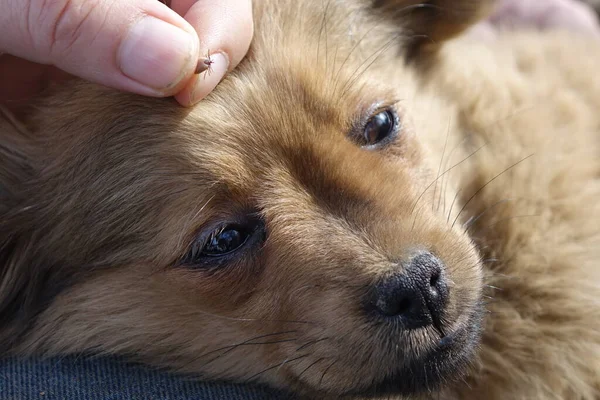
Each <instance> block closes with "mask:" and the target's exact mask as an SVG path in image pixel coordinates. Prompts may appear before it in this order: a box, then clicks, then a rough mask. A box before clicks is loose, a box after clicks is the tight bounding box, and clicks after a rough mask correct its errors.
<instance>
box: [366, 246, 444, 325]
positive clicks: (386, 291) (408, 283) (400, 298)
mask: <svg viewBox="0 0 600 400" xmlns="http://www.w3.org/2000/svg"><path fill="white" fill-rule="evenodd" d="M374 293H375V297H374V299H373V300H372V304H374V306H375V309H376V311H377V312H378V313H380V314H381V315H383V316H385V317H388V318H398V319H400V320H401V321H402V325H403V326H404V327H405V328H407V329H416V328H420V327H424V326H427V325H431V324H433V325H434V326H436V327H437V328H439V327H440V325H441V318H442V315H443V312H444V308H445V306H446V302H447V299H448V284H447V280H446V277H445V273H444V270H443V266H442V262H441V260H440V259H438V258H437V257H435V256H434V255H433V254H431V253H420V254H419V255H417V256H415V257H414V258H413V259H412V260H410V261H409V262H408V263H407V265H406V266H405V268H404V269H403V271H402V272H400V273H397V274H394V275H391V276H388V277H386V278H385V279H383V280H382V281H380V282H379V283H378V284H377V285H376V287H375V291H374Z"/></svg>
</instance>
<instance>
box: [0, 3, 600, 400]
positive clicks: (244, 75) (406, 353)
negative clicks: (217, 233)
mask: <svg viewBox="0 0 600 400" xmlns="http://www.w3.org/2000/svg"><path fill="white" fill-rule="evenodd" d="M255 3H256V4H255V18H256V24H257V26H256V34H257V37H256V39H255V40H254V43H253V46H252V48H251V51H250V53H249V55H248V57H247V59H246V60H245V61H244V62H243V63H242V65H240V67H239V68H238V69H237V70H236V71H235V72H233V73H232V74H230V75H229V76H228V77H227V78H226V79H225V81H224V82H223V83H222V84H221V85H219V87H218V88H217V89H216V90H215V92H214V93H212V94H211V95H210V96H209V97H208V98H207V99H206V100H205V101H203V102H201V103H200V104H199V105H198V106H196V107H194V108H193V109H189V110H188V109H182V108H180V107H178V106H177V105H175V104H174V103H173V102H172V101H171V100H161V99H146V98H140V97H137V96H133V95H129V94H124V93H117V92H114V91H110V90H107V89H105V88H101V87H98V86H95V85H92V84H87V83H81V82H76V83H73V84H70V85H67V86H63V87H60V88H57V89H56V90H55V91H54V92H52V93H51V94H49V95H48V96H47V97H46V98H45V99H43V100H41V101H40V102H39V103H38V104H36V105H35V106H34V107H32V109H31V111H30V113H29V115H28V117H27V118H26V119H25V120H24V121H21V122H17V121H14V120H12V119H11V118H10V117H9V116H7V117H6V118H4V119H3V120H2V125H0V139H1V141H0V155H1V157H0V187H1V189H0V193H1V197H0V198H1V199H2V204H0V319H1V320H2V327H1V329H0V348H1V349H2V350H3V351H5V352H9V353H16V354H33V353H40V354H47V355H49V354H64V353H73V352H99V353H121V354H126V355H129V356H130V357H131V358H133V359H138V360H141V361H143V362H147V363H150V364H153V365H158V366H164V367H169V368H173V369H176V370H180V371H186V372H192V373H195V374H199V375H201V376H203V377H205V378H226V379H233V380H239V381H245V380H251V381H260V382H264V383H267V384H270V385H273V386H276V387H282V388H289V389H293V390H296V391H298V392H299V393H303V394H305V395H306V396H308V397H311V398H323V397H326V396H339V395H344V394H352V395H361V396H364V397H374V396H375V397H376V396H378V395H386V396H387V395H388V394H389V393H388V392H386V390H392V392H390V393H392V394H398V395H399V396H400V395H402V396H405V397H409V398H414V397H416V396H423V397H428V396H429V394H428V393H429V392H428V389H430V390H433V391H434V392H432V393H431V396H433V398H445V399H458V398H460V399H482V398H486V399H553V398H564V399H567V398H568V399H590V400H591V399H597V398H598V397H599V396H600V373H599V372H598V371H600V304H599V303H600V268H598V259H599V257H600V227H599V225H598V221H599V218H598V217H599V216H600V201H599V200H600V179H599V178H600V157H599V154H600V148H599V145H600V134H599V129H600V114H598V112H597V109H598V106H600V83H598V82H597V81H596V80H595V79H594V76H595V74H596V71H597V66H598V65H600V44H599V43H598V42H597V41H595V40H594V41H592V40H587V39H586V38H584V37H579V36H575V35H572V34H567V33H560V32H557V33H544V34H541V33H525V32H523V33H518V34H517V33H515V34H508V33H507V34H505V35H504V36H503V37H502V38H501V39H500V40H498V41H496V42H494V43H491V44H490V43H485V44H480V43H478V42H476V41H475V40H473V39H471V38H468V37H465V38H458V39H455V40H452V41H447V40H449V39H451V38H454V37H455V36H456V35H458V34H459V33H460V32H462V31H463V30H464V29H465V28H467V27H468V26H469V24H471V23H474V22H476V21H477V20H478V19H479V18H481V17H483V16H484V15H485V14H486V12H487V11H488V6H489V3H487V2H480V1H467V0H462V1H452V2H450V1H441V0H440V1H430V2H427V3H426V4H421V3H419V2H416V1H414V2H413V1H408V0H407V1H402V0H397V1H375V2H374V3H373V4H371V3H369V2H356V3H354V2H350V1H343V2H342V1H336V0H331V1H328V2H325V3H323V4H322V3H321V2H316V1H315V2H313V1H306V2H294V1H285V2H283V1H273V2H271V1H267V0H263V1H256V2H255ZM466 22H468V23H466ZM200 79H201V78H200ZM381 105H386V106H390V107H394V108H395V109H396V110H397V113H398V116H399V119H400V122H401V130H400V132H399V135H398V138H397V139H396V140H395V141H394V142H393V143H390V144H388V145H387V146H382V147H381V148H376V149H366V148H361V147H360V146H359V145H358V144H357V143H356V135H357V134H358V135H360V134H361V130H360V126H361V123H362V122H361V121H364V120H365V119H368V118H369V116H370V115H371V114H372V113H373V107H374V106H375V107H380V106H381ZM357 127H359V128H357ZM248 215H252V216H253V218H257V219H259V220H260V221H262V222H261V223H262V224H263V225H264V227H265V233H266V236H265V239H264V241H262V242H260V243H259V244H257V245H255V246H250V247H249V248H247V249H245V250H244V253H243V254H242V256H240V257H237V258H233V259H229V261H227V262H226V263H222V264H219V265H209V266H208V267H207V266H204V265H195V266H190V265H182V263H181V260H182V258H183V257H184V256H185V254H186V253H187V252H188V250H189V248H190V245H191V243H194V241H195V240H196V238H197V237H198V236H202V235H204V234H206V232H210V231H212V230H214V229H215V227H218V226H219V224H221V223H224V222H230V221H237V220H239V219H240V218H242V219H243V218H246V217H247V216H248ZM416 249H426V250H429V251H431V252H434V253H435V254H436V255H438V257H440V258H441V259H442V260H443V262H444V264H445V273H446V274H447V275H448V278H449V282H450V298H449V302H448V305H447V309H446V312H445V317H444V322H443V324H444V329H445V330H446V331H447V332H450V333H452V332H459V333H460V334H459V333H457V334H456V335H457V336H456V338H455V342H454V344H453V347H452V352H450V353H449V354H448V353H444V354H443V355H442V356H440V357H437V358H436V357H433V358H432V357H430V356H429V355H428V354H429V352H430V351H432V349H434V348H435V343H436V341H437V340H439V336H436V335H437V333H436V332H435V331H433V330H432V329H430V328H427V327H426V328H423V329H421V330H417V331H412V332H405V331H404V330H403V329H400V328H399V327H398V326H397V325H395V324H394V323H391V322H389V321H381V320H378V319H376V318H373V317H372V316H371V315H369V314H368V313H365V311H364V307H363V305H364V301H365V298H368V296H369V293H370V290H371V288H372V286H373V284H374V283H375V282H377V281H379V280H381V279H384V278H385V277H386V276H387V275H389V274H390V273H391V272H392V271H395V270H399V269H402V265H403V263H404V261H405V260H407V259H408V258H409V257H410V255H411V254H412V253H413V252H414V251H415V250H416ZM483 308H485V309H486V311H487V312H485V313H483V317H482V313H481V310H482V309H483ZM458 378H462V379H458ZM391 379H393V380H394V381H395V384H392V385H391V386H389V387H388V386H386V385H383V383H384V382H387V383H389V381H390V380H391ZM398 382H401V383H398ZM390 388H391V389H390ZM413 392H421V394H414V393H413ZM423 393H424V394H423Z"/></svg>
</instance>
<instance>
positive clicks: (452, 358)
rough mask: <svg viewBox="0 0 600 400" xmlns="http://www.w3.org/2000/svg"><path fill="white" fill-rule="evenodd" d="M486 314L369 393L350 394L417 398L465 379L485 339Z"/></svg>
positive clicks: (475, 315) (477, 313) (477, 314)
mask: <svg viewBox="0 0 600 400" xmlns="http://www.w3.org/2000/svg"><path fill="white" fill-rule="evenodd" d="M481 319H482V310H479V309H478V310H476V311H474V312H473V313H472V314H471V315H470V316H469V318H468V320H467V323H466V324H464V326H462V327H461V328H459V329H457V330H456V331H454V332H452V333H451V334H449V335H447V336H445V337H444V338H442V339H441V340H439V342H438V343H437V344H436V345H435V346H434V347H433V349H431V350H430V351H429V352H427V353H426V354H425V355H424V356H423V357H420V358H418V359H413V360H410V361H409V362H408V363H406V364H405V365H403V366H402V367H400V368H399V369H398V370H397V371H396V372H395V373H393V374H391V375H389V376H387V377H386V378H384V379H383V380H382V381H380V382H377V383H375V384H373V385H371V386H370V387H368V388H366V389H361V390H359V391H353V392H351V393H347V394H348V395H356V396H359V397H380V396H384V397H385V396H390V395H399V396H416V395H419V394H422V393H426V392H427V393H431V392H436V391H438V390H440V389H443V385H444V384H447V383H448V382H452V381H456V380H458V379H460V378H461V377H463V376H464V375H465V374H466V373H467V372H468V369H469V366H470V365H471V364H472V361H473V358H474V356H475V353H476V349H477V348H478V346H479V342H480V339H481Z"/></svg>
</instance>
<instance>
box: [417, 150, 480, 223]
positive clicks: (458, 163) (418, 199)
mask: <svg viewBox="0 0 600 400" xmlns="http://www.w3.org/2000/svg"><path fill="white" fill-rule="evenodd" d="M486 145H487V143H486V144H483V145H482V146H480V147H479V148H477V149H476V150H475V151H473V152H472V153H471V154H469V155H468V156H467V157H465V158H463V159H462V160H461V161H459V162H457V163H456V164H454V165H453V166H452V167H450V168H448V169H447V170H445V171H444V172H443V173H442V174H441V175H438V177H437V178H435V180H434V181H433V182H431V183H430V184H429V185H427V187H426V188H425V190H423V192H421V194H420V195H419V197H417V199H416V200H415V202H414V203H413V205H412V207H411V209H410V213H411V214H413V213H414V212H415V208H416V207H417V204H418V203H419V201H420V200H421V199H422V198H423V196H424V195H425V193H427V191H428V190H429V188H431V186H432V185H433V184H434V183H435V182H436V181H437V180H438V179H440V178H441V177H442V176H444V175H445V174H447V173H448V172H450V171H452V170H453V169H454V168H456V167H458V166H459V165H461V164H462V163H464V162H465V161H467V160H468V159H470V158H471V157H473V156H474V155H475V154H477V153H478V152H479V151H480V150H481V149H482V148H484V147H485V146H486ZM459 192H460V191H459ZM456 196H458V194H457V195H456ZM456 196H455V199H456ZM449 218H450V217H448V219H449ZM415 221H416V216H415V219H414V221H413V229H414V227H415Z"/></svg>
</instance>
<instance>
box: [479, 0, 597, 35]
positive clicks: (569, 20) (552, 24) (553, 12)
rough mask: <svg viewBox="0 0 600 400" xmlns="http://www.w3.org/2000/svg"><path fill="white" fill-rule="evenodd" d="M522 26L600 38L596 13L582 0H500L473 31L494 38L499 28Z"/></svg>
mask: <svg viewBox="0 0 600 400" xmlns="http://www.w3.org/2000/svg"><path fill="white" fill-rule="evenodd" d="M588 3H589V0H588ZM523 27H525V28H536V29H550V28H552V29H567V30H571V31H575V32H581V33H586V34H591V35H594V36H598V37H600V24H599V23H598V17H597V16H596V13H595V12H594V10H593V9H592V7H590V6H589V5H588V4H586V3H585V2H583V1H581V0H543V1H542V0H498V7H497V8H496V10H495V12H494V13H493V14H492V16H491V17H490V18H489V19H488V20H487V21H485V22H483V23H481V24H479V25H478V26H476V28H475V30H474V32H476V33H477V34H478V35H480V36H483V37H487V38H493V37H494V36H495V34H496V32H497V30H498V29H507V28H512V29H514V28H523Z"/></svg>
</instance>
